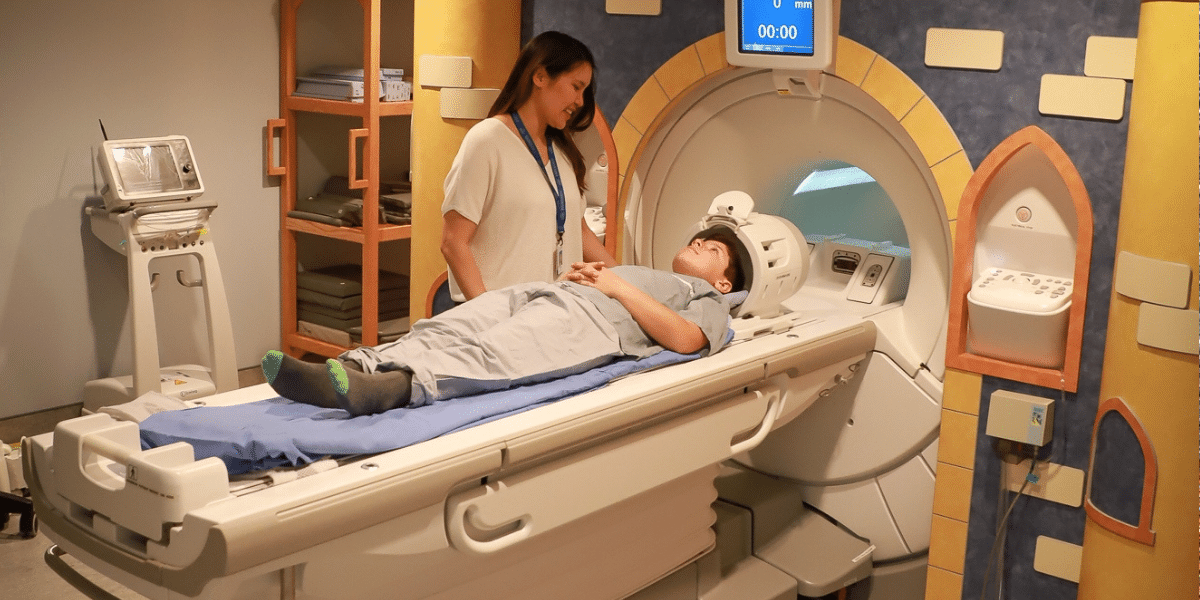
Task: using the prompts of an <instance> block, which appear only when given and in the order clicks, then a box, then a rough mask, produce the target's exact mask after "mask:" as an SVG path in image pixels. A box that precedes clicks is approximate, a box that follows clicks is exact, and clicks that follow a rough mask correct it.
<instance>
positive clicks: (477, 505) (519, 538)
mask: <svg viewBox="0 0 1200 600" xmlns="http://www.w3.org/2000/svg"><path fill="white" fill-rule="evenodd" d="M780 400H781V394H780V392H779V391H778V390H773V391H771V392H769V393H767V394H764V393H762V392H758V391H754V392H750V393H748V394H745V395H743V396H741V397H740V398H737V399H734V400H731V401H729V402H726V403H724V404H722V405H719V406H717V407H713V408H709V409H706V410H703V411H699V412H697V413H695V414H693V415H691V417H690V418H687V419H680V420H679V421H677V422H673V423H671V424H669V425H665V426H660V427H656V428H654V429H650V430H647V431H642V432H638V433H636V434H633V435H630V436H627V437H625V438H622V439H619V440H616V441H614V442H611V443H608V444H605V445H603V446H599V447H597V448H595V449H592V450H588V451H585V452H581V453H578V454H576V455H572V456H569V457H567V458H565V459H562V460H560V461H556V462H553V463H549V464H547V465H545V466H542V467H538V468H535V469H532V470H530V471H527V472H523V473H519V474H516V475H513V476H510V477H504V478H502V479H501V480H499V481H496V482H489V483H488V484H487V485H485V486H482V487H480V488H477V489H475V490H472V491H469V492H464V493H463V494H459V495H457V496H455V497H453V498H451V499H449V500H448V501H447V508H446V515H447V516H446V527H447V531H448V532H449V534H450V540H451V543H452V545H453V546H454V547H455V548H457V549H458V550H459V551H461V552H464V553H473V554H493V553H496V552H499V551H502V550H504V549H507V548H509V547H512V546H513V545H516V544H520V543H522V542H524V541H525V540H526V539H529V538H532V537H535V536H537V535H541V534H543V533H545V532H547V531H550V530H552V529H555V528H557V527H560V526H562V525H565V524H567V523H570V522H572V521H575V520H578V519H581V518H584V517H586V516H588V515H590V514H593V513H596V512H598V511H601V510H603V509H604V508H605V507H607V506H611V505H613V504H616V503H618V502H621V501H623V500H626V499H628V498H631V497H633V496H635V495H637V494H641V493H643V492H646V491H648V490H650V489H653V488H654V487H656V486H658V485H661V484H663V483H666V482H668V481H671V480H672V479H675V478H677V477H680V476H682V475H684V474H687V473H691V472H694V471H696V470H699V469H702V468H704V467H707V466H710V465H715V464H717V463H718V462H720V461H722V460H725V459H726V458H729V457H730V456H732V455H733V454H736V453H738V452H740V451H741V447H742V446H743V445H744V444H747V443H749V442H750V441H751V440H756V438H757V437H758V436H754V437H751V438H750V439H748V440H746V441H745V442H739V443H737V444H733V445H732V446H731V442H732V441H733V438H734V437H735V436H736V435H738V434H740V433H742V432H746V431H750V430H754V429H755V428H756V426H760V425H761V429H762V433H763V435H765V432H766V431H769V430H770V426H771V423H773V422H774V418H775V416H777V415H778V409H779V402H780ZM764 415H765V416H764ZM683 449H686V451H681V450H683Z"/></svg>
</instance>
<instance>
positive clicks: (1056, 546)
mask: <svg viewBox="0 0 1200 600" xmlns="http://www.w3.org/2000/svg"><path fill="white" fill-rule="evenodd" d="M1082 563H1083V546H1079V545H1077V544H1072V543H1070V542H1064V541H1062V540H1057V539H1054V538H1052V537H1046V536H1044V535H1039V536H1038V538H1037V546H1036V548H1035V549H1034V551H1033V570H1035V571H1037V572H1038V573H1045V574H1047V575H1052V576H1054V577H1058V578H1059V579H1066V580H1067V581H1074V582H1075V583H1079V573H1080V568H1081V565H1082Z"/></svg>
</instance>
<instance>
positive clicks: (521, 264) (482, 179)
mask: <svg viewBox="0 0 1200 600" xmlns="http://www.w3.org/2000/svg"><path fill="white" fill-rule="evenodd" d="M554 153H555V157H556V160H557V162H558V172H559V174H560V176H561V177H562V183H563V190H564V192H565V194H566V209H567V219H566V222H565V224H564V226H563V261H562V264H563V265H564V268H565V267H566V266H569V265H570V264H571V263H573V262H578V261H581V260H583V240H582V237H581V232H582V227H581V225H580V223H581V220H582V218H583V210H584V199H583V195H582V194H581V193H580V190H579V185H578V184H577V183H576V180H575V172H574V171H573V170H572V169H571V163H570V161H569V160H568V159H567V156H566V155H565V154H564V153H563V152H562V150H561V149H559V148H558V146H557V145H556V146H555V147H554ZM547 177H549V181H554V173H553V171H552V170H551V169H550V164H549V162H547V163H546V164H545V175H543V174H542V173H541V172H540V171H539V169H538V165H537V161H536V160H534V158H533V154H532V153H530V152H529V149H528V148H527V147H526V146H525V142H523V141H522V140H521V138H520V137H519V136H518V135H517V134H516V133H514V132H513V131H512V130H511V129H509V128H508V125H506V124H505V123H504V122H503V121H501V120H500V119H498V118H494V117H493V118H488V119H484V120H483V121H480V122H479V123H477V124H476V125H475V126H474V127H472V128H471V129H470V130H469V131H468V132H467V135H466V136H465V137H464V138H463V142H462V145H461V146H460V147H459V149H458V154H457V155H456V156H455V157H454V163H453V164H452V165H451V166H450V172H449V173H448V174H447V175H446V181H445V185H444V188H443V190H444V192H445V200H443V202H442V214H443V215H444V214H446V213H447V212H449V211H451V210H453V211H457V212H458V213H459V214H460V215H462V216H463V217H465V218H467V219H468V220H470V221H472V222H473V223H475V224H476V227H477V228H476V230H475V237H474V239H472V240H471V243H470V248H471V252H472V253H474V255H475V261H476V263H477V264H478V265H479V270H480V272H481V273H482V274H483V284H484V287H486V288H487V289H489V290H494V289H498V288H502V287H506V286H509V285H513V284H516V283H523V282H528V281H545V282H551V281H554V280H555V279H556V278H557V277H558V273H555V272H554V254H555V251H556V246H557V240H556V238H557V231H558V229H557V224H556V221H555V204H554V195H553V194H552V193H551V192H550V184H549V183H547ZM449 279H450V294H451V296H452V297H453V298H454V299H455V300H457V301H459V302H461V301H463V300H464V299H465V297H464V296H463V293H462V291H461V290H460V289H459V287H458V282H457V281H455V279H454V274H453V273H451V274H450V277H449Z"/></svg>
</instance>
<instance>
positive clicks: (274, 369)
mask: <svg viewBox="0 0 1200 600" xmlns="http://www.w3.org/2000/svg"><path fill="white" fill-rule="evenodd" d="M262 370H263V375H265V376H266V378H267V383H269V384H271V389H273V390H275V392H276V393H278V394H279V395H280V396H283V397H284V398H287V399H288V400H294V401H296V402H303V403H304V404H311V405H313V406H320V407H321V408H341V407H340V406H338V403H337V395H336V394H335V393H334V391H333V386H332V385H330V383H329V377H328V376H327V375H326V374H325V365H323V364H319V363H308V362H304V361H302V360H300V359H298V358H293V357H291V356H288V355H287V354H284V353H283V352H280V351H279V350H272V351H270V352H268V353H267V354H266V356H263V359H262Z"/></svg>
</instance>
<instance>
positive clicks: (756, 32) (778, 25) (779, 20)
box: [738, 0, 816, 56]
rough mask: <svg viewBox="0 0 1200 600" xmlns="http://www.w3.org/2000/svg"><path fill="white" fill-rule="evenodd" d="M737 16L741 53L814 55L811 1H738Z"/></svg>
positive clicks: (814, 26)
mask: <svg viewBox="0 0 1200 600" xmlns="http://www.w3.org/2000/svg"><path fill="white" fill-rule="evenodd" d="M738 13H739V14H738V46H739V47H740V48H741V50H742V52H747V53H750V54H784V55H794V56H812V55H813V52H814V44H813V42H814V34H815V29H816V21H815V19H814V18H813V3H812V2H811V1H810V0H809V1H803V2H796V1H789V2H782V1H781V0H765V1H764V0H738Z"/></svg>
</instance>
